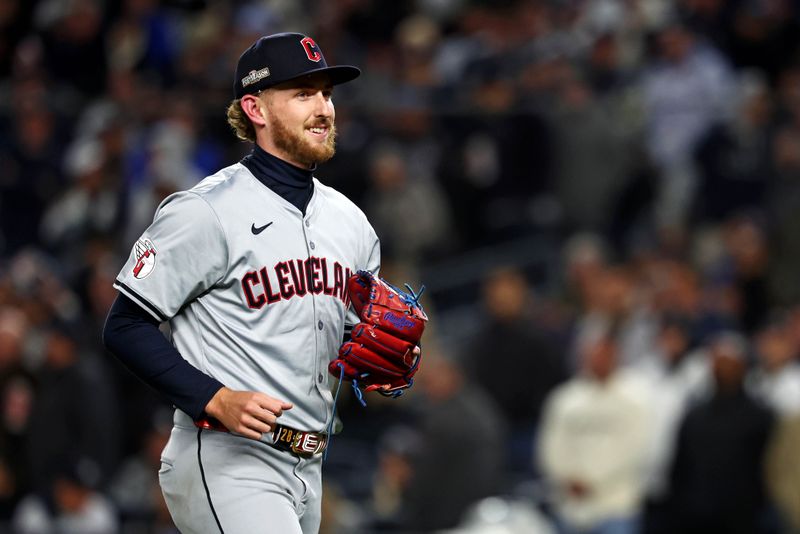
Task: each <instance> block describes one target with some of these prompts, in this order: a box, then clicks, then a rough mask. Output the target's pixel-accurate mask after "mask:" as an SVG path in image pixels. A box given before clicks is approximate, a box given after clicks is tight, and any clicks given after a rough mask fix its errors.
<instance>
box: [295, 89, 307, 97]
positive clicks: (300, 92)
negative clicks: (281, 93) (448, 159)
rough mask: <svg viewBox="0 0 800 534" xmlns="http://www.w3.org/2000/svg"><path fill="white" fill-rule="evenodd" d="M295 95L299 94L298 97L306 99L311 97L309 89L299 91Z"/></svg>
mask: <svg viewBox="0 0 800 534" xmlns="http://www.w3.org/2000/svg"><path fill="white" fill-rule="evenodd" d="M295 96H297V98H301V99H305V98H308V97H309V94H308V91H298V92H297V95H295Z"/></svg>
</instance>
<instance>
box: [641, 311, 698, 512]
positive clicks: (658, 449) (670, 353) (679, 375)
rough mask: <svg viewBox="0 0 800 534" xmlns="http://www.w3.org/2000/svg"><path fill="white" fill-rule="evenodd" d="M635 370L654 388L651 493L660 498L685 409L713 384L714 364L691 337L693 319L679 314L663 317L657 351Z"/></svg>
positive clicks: (666, 489)
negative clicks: (711, 364)
mask: <svg viewBox="0 0 800 534" xmlns="http://www.w3.org/2000/svg"><path fill="white" fill-rule="evenodd" d="M631 372H632V373H636V374H638V375H639V376H640V377H641V378H642V379H643V380H645V381H646V382H647V384H648V387H649V389H650V391H651V392H652V431H651V433H650V435H651V437H652V440H651V448H652V449H651V450H652V458H651V459H650V461H651V462H652V466H651V469H652V471H651V473H650V474H649V476H648V488H647V492H648V496H650V497H652V498H653V499H654V500H660V499H661V498H663V497H664V496H665V495H666V493H667V492H668V489H669V488H668V483H669V480H668V478H669V467H670V466H671V465H672V457H673V453H674V447H675V441H676V439H677V434H678V426H679V425H680V423H681V421H682V420H683V417H684V415H685V413H686V411H687V410H688V409H689V408H690V407H691V406H692V405H693V404H694V403H696V402H698V401H699V400H700V399H702V398H703V397H705V396H706V395H707V394H708V393H709V391H710V388H711V366H710V363H709V359H708V355H707V354H706V352H705V351H704V350H703V349H702V348H701V347H698V346H697V343H696V340H695V339H693V337H692V327H691V323H690V322H689V321H688V320H687V319H686V318H685V317H681V316H678V315H666V316H664V317H663V319H662V320H661V324H660V325H659V332H658V336H657V338H656V345H655V347H654V353H653V354H652V355H648V357H645V358H642V360H641V361H640V362H638V363H637V364H636V365H635V366H634V367H632V368H631Z"/></svg>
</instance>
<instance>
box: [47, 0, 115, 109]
mask: <svg viewBox="0 0 800 534" xmlns="http://www.w3.org/2000/svg"><path fill="white" fill-rule="evenodd" d="M104 7H105V6H104V5H103V3H102V2H98V1H97V0H71V1H68V2H65V1H61V0H45V1H43V2H39V3H38V5H37V6H36V12H35V24H36V25H37V26H38V28H39V30H41V32H42V33H41V39H42V48H43V51H44V66H45V68H46V70H47V72H48V73H49V74H50V75H51V76H52V77H53V78H55V79H57V80H59V88H60V89H62V90H66V91H69V92H70V94H71V96H72V97H74V98H75V99H77V100H78V101H81V100H84V99H87V98H88V97H92V96H97V95H99V94H102V92H103V90H104V89H105V76H106V68H107V65H108V63H107V62H106V53H105V51H106V48H105V46H103V43H104V40H105V35H104V31H103V30H104V28H103V24H102V23H103V15H104V13H103V11H104Z"/></svg>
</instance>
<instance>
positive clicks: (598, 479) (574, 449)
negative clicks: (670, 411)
mask: <svg viewBox="0 0 800 534" xmlns="http://www.w3.org/2000/svg"><path fill="white" fill-rule="evenodd" d="M616 336H617V332H616V331H615V330H614V329H613V328H611V327H609V328H607V329H606V330H603V331H598V332H597V333H595V334H594V337H593V338H592V339H591V340H587V342H586V343H585V344H584V345H583V350H582V354H581V356H582V362H581V364H582V367H581V373H580V374H579V375H576V376H575V377H573V378H571V379H570V380H568V381H567V382H566V383H564V384H562V385H560V386H558V387H557V388H556V389H555V390H554V391H553V392H552V394H551V395H550V396H549V397H548V399H547V404H546V405H545V409H544V412H543V414H542V426H541V431H540V434H539V445H538V449H539V450H538V458H537V460H538V463H539V464H540V466H541V469H542V472H543V474H544V476H545V480H546V481H547V483H548V485H549V487H551V488H552V494H553V497H552V498H553V503H554V506H555V515H556V518H557V520H558V522H559V524H560V526H561V532H564V533H568V534H573V533H574V534H578V533H581V534H583V533H593V534H594V533H596V534H606V533H608V534H610V533H619V534H622V533H630V534H634V533H636V532H639V524H640V506H641V504H642V502H643V501H644V493H645V485H644V480H645V474H646V467H647V460H648V454H649V451H648V448H647V445H648V443H649V440H650V435H651V434H650V432H651V420H652V417H651V414H650V402H651V400H650V396H649V393H648V391H647V389H646V388H647V384H646V382H644V381H641V380H640V379H638V377H636V376H635V375H633V374H631V373H629V372H627V371H625V370H623V369H621V368H620V367H619V347H618V340H617V337H616Z"/></svg>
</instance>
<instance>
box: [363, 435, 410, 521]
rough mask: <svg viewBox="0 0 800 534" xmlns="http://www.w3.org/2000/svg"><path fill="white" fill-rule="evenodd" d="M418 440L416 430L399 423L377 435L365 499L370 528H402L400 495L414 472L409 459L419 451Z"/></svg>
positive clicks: (403, 495) (403, 518)
mask: <svg viewBox="0 0 800 534" xmlns="http://www.w3.org/2000/svg"><path fill="white" fill-rule="evenodd" d="M420 441H421V438H420V435H419V432H418V431H417V430H415V429H413V428H410V427H406V426H401V425H396V426H393V427H390V428H388V429H387V430H386V431H385V432H384V433H383V434H382V435H381V438H380V441H379V444H378V466H377V469H376V471H375V475H374V477H373V483H372V495H371V499H370V502H369V510H370V516H371V517H370V523H371V525H372V528H373V529H374V530H379V531H381V532H383V531H386V530H397V529H400V528H402V525H403V522H404V521H405V520H406V518H405V517H404V514H405V513H406V510H405V503H404V499H405V497H406V495H407V494H408V491H409V486H410V484H411V479H412V477H413V476H414V468H413V463H414V461H415V460H416V458H417V456H418V455H419V454H420Z"/></svg>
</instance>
